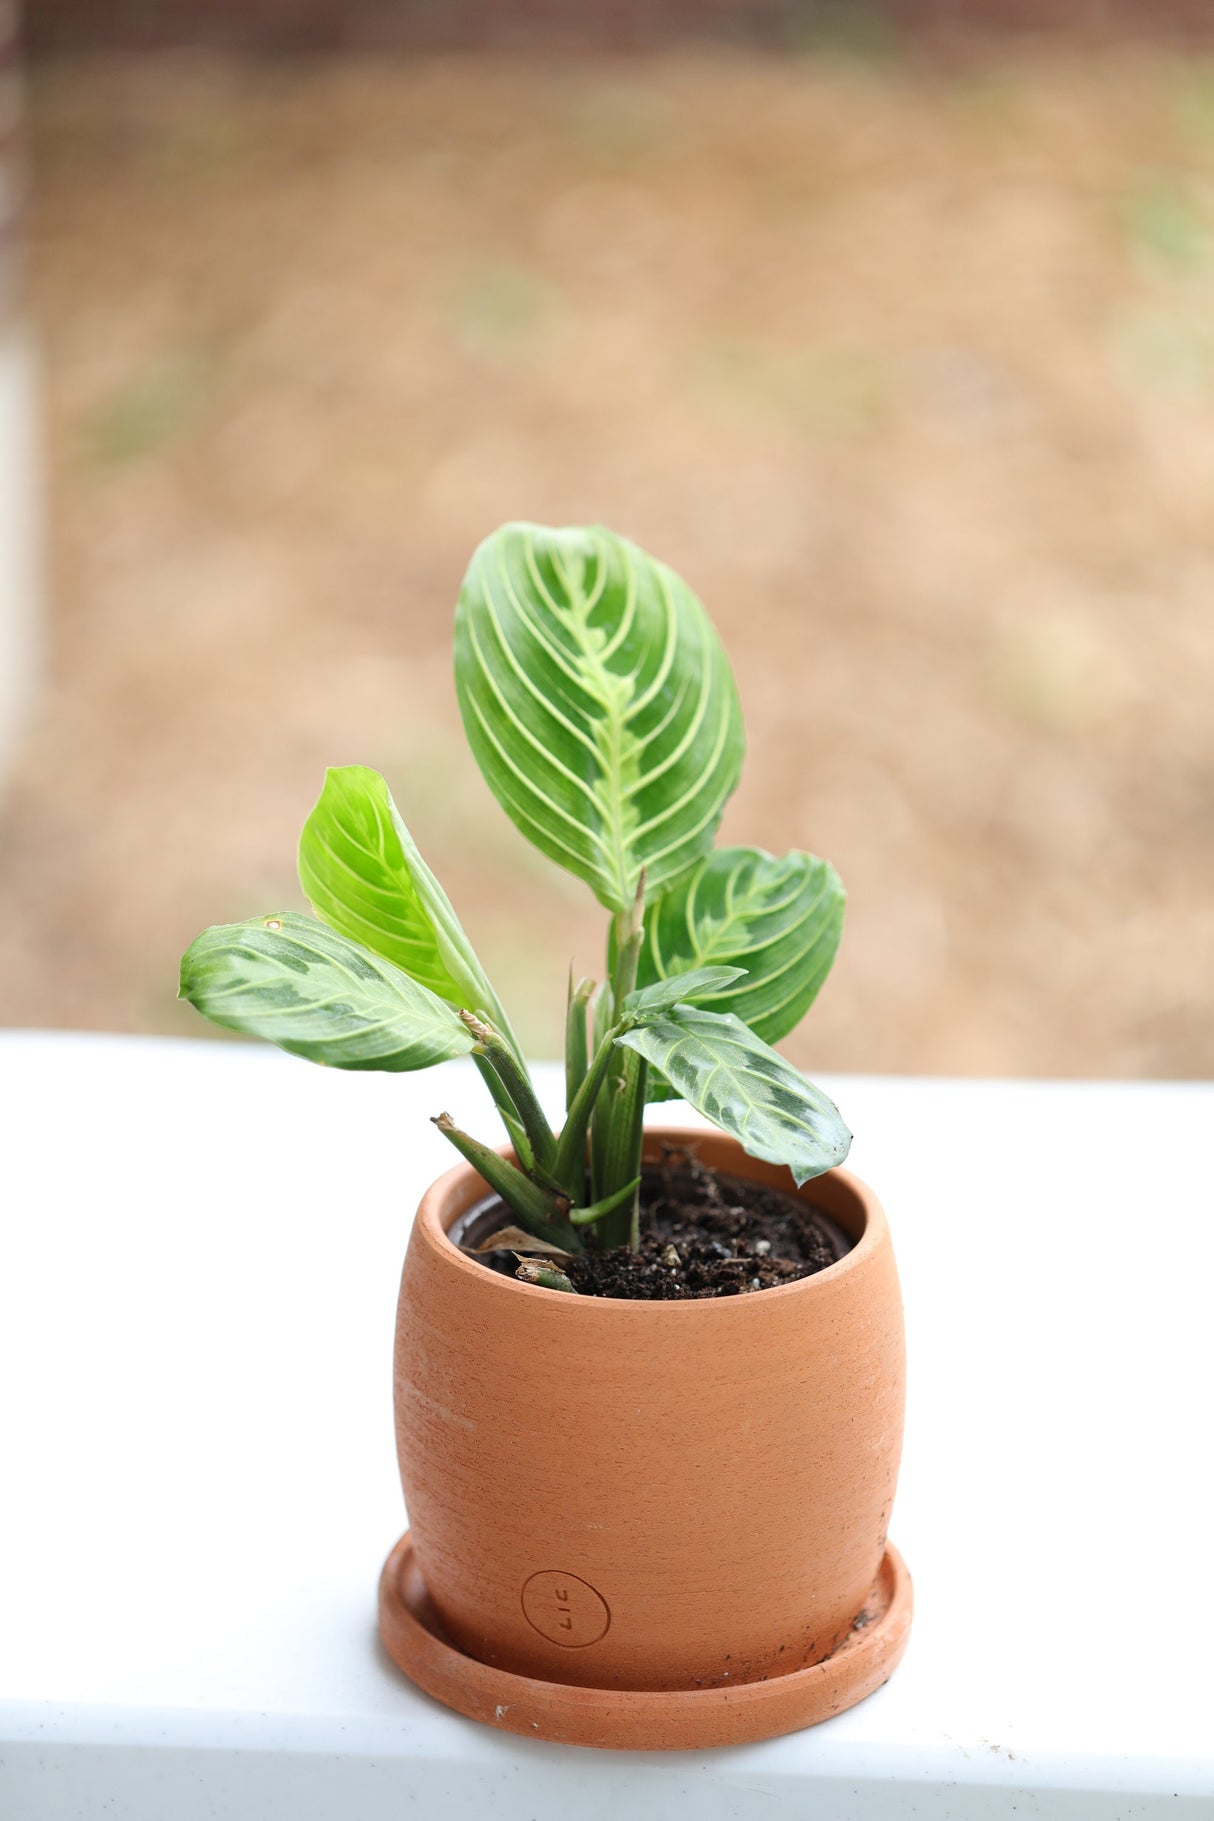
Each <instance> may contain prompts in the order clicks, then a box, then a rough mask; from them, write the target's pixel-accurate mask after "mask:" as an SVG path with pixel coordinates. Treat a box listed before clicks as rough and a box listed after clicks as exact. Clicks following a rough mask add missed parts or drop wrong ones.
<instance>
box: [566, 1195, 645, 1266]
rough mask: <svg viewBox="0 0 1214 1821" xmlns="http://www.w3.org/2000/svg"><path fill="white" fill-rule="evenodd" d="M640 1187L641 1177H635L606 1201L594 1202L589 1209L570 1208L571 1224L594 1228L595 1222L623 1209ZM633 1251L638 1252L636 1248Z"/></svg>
mask: <svg viewBox="0 0 1214 1821" xmlns="http://www.w3.org/2000/svg"><path fill="white" fill-rule="evenodd" d="M640 1186H641V1179H640V1177H639V1176H634V1177H633V1179H632V1181H631V1182H626V1183H625V1184H624V1186H623V1188H622V1189H617V1190H616V1192H615V1194H614V1195H608V1197H607V1198H606V1200H605V1201H592V1202H591V1204H590V1206H589V1207H588V1208H570V1210H569V1224H570V1225H571V1226H574V1227H592V1226H593V1225H594V1223H595V1221H596V1220H602V1218H603V1216H604V1215H605V1214H614V1213H615V1211H616V1209H617V1208H619V1207H622V1206H623V1204H624V1202H626V1201H627V1200H628V1198H629V1196H631V1195H633V1194H634V1193H635V1192H636V1190H637V1189H639V1188H640ZM633 1250H634V1251H635V1250H636V1248H635V1246H634V1247H633Z"/></svg>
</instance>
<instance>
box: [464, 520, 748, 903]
mask: <svg viewBox="0 0 1214 1821" xmlns="http://www.w3.org/2000/svg"><path fill="white" fill-rule="evenodd" d="M455 684H456V693H457V694H458V697H459V704H460V712H461V713H462V715H463V718H464V727H465V729H466V731H467V734H468V739H469V742H470V744H471V746H472V750H473V752H474V753H475V755H476V759H477V763H478V764H479V765H480V768H481V770H482V772H483V773H484V775H485V778H486V780H487V782H488V784H489V787H490V789H491V790H492V791H493V794H494V795H495V796H496V798H497V800H498V802H499V803H500V804H501V806H502V808H503V809H504V810H505V811H506V813H507V815H509V816H510V817H511V818H512V819H513V820H514V821H515V822H516V823H517V825H518V827H519V828H520V829H521V830H522V831H523V833H524V834H525V835H526V836H527V837H528V838H529V839H530V840H531V841H533V842H534V843H535V845H536V846H537V847H538V848H540V849H541V850H542V851H543V852H544V853H546V854H548V855H549V856H550V858H552V859H553V860H556V861H558V862H559V863H560V864H561V865H562V866H565V867H567V868H568V869H569V870H570V872H573V873H576V874H577V875H578V877H579V878H581V879H584V880H585V881H586V882H587V884H588V885H589V886H590V887H591V889H592V890H593V891H594V893H595V895H596V896H597V897H598V899H599V901H600V902H601V903H602V904H604V905H606V906H607V908H608V909H609V910H614V911H622V910H625V909H626V908H627V907H628V906H629V905H630V904H631V903H632V900H633V897H634V895H635V892H636V886H637V880H638V877H639V874H640V871H641V868H642V867H644V868H645V872H646V878H647V881H648V886H649V889H650V890H651V891H657V890H660V889H661V888H662V887H663V886H664V885H666V884H667V883H668V882H669V881H670V880H672V879H674V878H677V876H678V875H679V873H681V872H683V871H684V870H685V869H686V868H687V867H689V866H691V865H692V864H693V863H694V862H695V861H696V860H697V859H698V858H699V856H700V855H701V854H703V853H704V852H706V851H707V849H708V848H709V847H710V846H711V844H712V837H713V833H714V830H715V829H716V826H717V823H718V822H719V821H720V818H721V812H722V810H723V809H724V807H725V802H726V799H727V798H728V796H729V794H730V792H731V791H732V790H733V788H734V786H735V785H736V783H737V781H738V774H739V771H740V770H741V764H742V752H743V745H744V737H743V731H742V715H741V709H740V707H739V704H738V696H737V690H736V688H735V686H734V681H733V675H732V673H731V671H730V668H729V663H728V661H727V659H726V657H725V653H724V651H723V650H722V648H721V644H720V641H719V640H718V638H717V636H716V633H715V632H714V631H713V629H712V626H711V624H710V623H709V620H708V617H707V615H706V614H705V612H704V610H703V608H702V607H701V606H700V604H699V602H698V601H697V600H696V598H695V596H694V595H693V594H692V593H691V591H690V589H689V588H688V587H687V586H686V584H685V583H683V582H681V581H680V580H679V578H678V576H676V575H675V574H674V573H673V572H672V571H671V570H669V569H667V568H666V567H665V566H664V565H663V564H661V563H658V562H655V561H654V559H653V558H652V557H649V556H646V554H645V552H644V551H642V550H638V549H637V547H636V546H635V545H634V544H630V543H628V542H627V541H626V540H625V539H624V538H621V537H617V536H616V535H615V533H614V532H611V531H606V530H603V529H602V528H601V527H593V528H589V529H570V530H549V529H547V528H545V527H544V526H541V525H525V524H515V525H504V526H503V527H502V529H501V530H500V531H497V532H495V533H494V535H493V536H492V537H490V538H488V539H486V541H485V542H484V543H483V544H482V545H481V546H480V548H479V549H478V550H477V552H476V554H475V556H474V557H473V559H472V563H471V565H470V567H469V569H468V574H467V576H466V577H465V579H464V585H463V588H462V590H461V593H460V599H459V606H458V608H457V611H456V616H455Z"/></svg>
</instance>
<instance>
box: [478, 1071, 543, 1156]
mask: <svg viewBox="0 0 1214 1821" xmlns="http://www.w3.org/2000/svg"><path fill="white" fill-rule="evenodd" d="M472 1060H473V1062H475V1064H476V1066H477V1070H478V1071H479V1073H480V1077H481V1080H482V1081H483V1082H484V1084H485V1086H486V1087H487V1088H488V1090H489V1092H490V1093H491V1094H492V1096H493V1104H494V1106H495V1107H496V1108H497V1110H498V1112H499V1113H500V1115H501V1120H502V1124H503V1125H504V1126H505V1128H506V1136H507V1138H508V1139H509V1140H510V1142H511V1144H512V1145H513V1146H514V1149H515V1153H516V1154H517V1156H518V1160H519V1162H520V1163H521V1164H522V1166H523V1168H524V1170H529V1169H530V1168H531V1166H532V1164H533V1163H534V1162H535V1158H534V1157H533V1156H532V1154H531V1144H530V1141H529V1139H528V1137H527V1133H526V1130H525V1129H524V1126H523V1122H522V1120H521V1119H520V1118H519V1116H518V1114H517V1113H516V1112H515V1110H514V1102H513V1101H512V1100H511V1098H510V1096H509V1094H508V1093H507V1092H506V1090H505V1088H504V1087H503V1085H502V1078H501V1076H500V1075H499V1074H498V1072H497V1070H496V1069H495V1068H494V1066H493V1064H492V1063H491V1062H490V1060H489V1058H488V1056H487V1055H486V1054H485V1053H484V1051H483V1050H481V1051H478V1050H473V1052H472Z"/></svg>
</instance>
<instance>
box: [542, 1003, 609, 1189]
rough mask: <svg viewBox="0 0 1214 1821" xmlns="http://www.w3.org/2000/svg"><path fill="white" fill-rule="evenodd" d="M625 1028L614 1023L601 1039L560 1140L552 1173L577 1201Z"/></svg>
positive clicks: (583, 1182)
mask: <svg viewBox="0 0 1214 1821" xmlns="http://www.w3.org/2000/svg"><path fill="white" fill-rule="evenodd" d="M623 1028H624V1027H623V1025H619V1024H613V1025H612V1026H611V1028H610V1030H608V1031H607V1032H606V1033H605V1035H604V1036H603V1037H602V1038H600V1040H599V1045H598V1048H597V1049H596V1050H595V1052H594V1061H593V1062H592V1063H591V1065H590V1067H589V1068H588V1069H587V1070H586V1071H585V1073H584V1074H583V1076H582V1080H581V1085H580V1086H579V1088H578V1090H577V1093H576V1094H575V1095H574V1097H573V1102H572V1104H571V1106H570V1108H569V1112H568V1115H567V1116H566V1119H565V1124H564V1127H563V1129H562V1131H561V1135H560V1138H559V1140H558V1141H557V1147H556V1157H555V1159H554V1161H553V1165H552V1174H553V1176H554V1177H555V1178H556V1180H557V1182H559V1183H560V1185H561V1187H562V1188H563V1189H568V1191H569V1193H570V1195H571V1196H572V1197H573V1199H574V1201H577V1200H579V1199H580V1197H581V1195H582V1193H583V1190H584V1186H585V1181H586V1133H587V1131H588V1129H589V1126H590V1119H591V1115H592V1114H593V1112H594V1110H595V1107H596V1105H597V1103H598V1098H599V1095H600V1093H601V1092H602V1088H603V1083H604V1082H605V1081H606V1079H607V1073H608V1070H609V1069H610V1068H611V1065H612V1062H613V1060H614V1057H615V1054H616V1047H615V1039H616V1036H617V1035H618V1033H619V1032H620V1031H621V1030H622V1029H623Z"/></svg>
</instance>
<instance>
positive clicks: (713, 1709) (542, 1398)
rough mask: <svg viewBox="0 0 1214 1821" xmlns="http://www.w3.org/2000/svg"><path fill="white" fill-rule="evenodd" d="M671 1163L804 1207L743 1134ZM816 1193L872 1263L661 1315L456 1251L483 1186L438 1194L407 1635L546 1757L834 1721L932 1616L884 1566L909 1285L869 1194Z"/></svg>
mask: <svg viewBox="0 0 1214 1821" xmlns="http://www.w3.org/2000/svg"><path fill="white" fill-rule="evenodd" d="M659 1140H660V1141H661V1142H664V1143H666V1144H669V1143H670V1142H671V1141H672V1140H674V1141H676V1142H679V1143H681V1144H685V1145H687V1146H688V1147H689V1148H691V1149H694V1151H695V1152H696V1153H697V1154H698V1155H699V1156H700V1157H701V1158H702V1159H703V1161H704V1162H705V1163H707V1164H709V1165H711V1166H712V1167H714V1168H716V1169H718V1170H722V1171H728V1172H730V1173H732V1174H734V1175H740V1176H747V1177H750V1178H752V1179H756V1180H758V1181H761V1182H765V1183H770V1184H771V1185H772V1186H774V1187H778V1188H782V1189H787V1188H788V1187H789V1177H788V1174H787V1172H786V1171H783V1170H780V1169H777V1168H776V1167H774V1166H772V1165H768V1164H763V1163H758V1162H755V1161H754V1160H753V1159H751V1158H749V1157H746V1156H745V1155H744V1154H743V1152H742V1151H741V1149H740V1147H739V1146H738V1145H737V1144H736V1143H735V1142H734V1141H733V1140H732V1139H728V1138H726V1137H724V1136H723V1135H721V1134H719V1133H706V1132H702V1131H698V1130H697V1131H679V1132H674V1133H672V1132H670V1131H664V1132H662V1133H660V1134H654V1135H653V1136H652V1138H651V1139H650V1140H649V1141H648V1142H647V1150H648V1151H649V1152H650V1153H651V1154H654V1155H656V1154H657V1151H656V1147H657V1143H658V1141H659ZM801 1193H802V1194H803V1195H804V1197H805V1198H806V1199H807V1200H810V1201H812V1202H814V1203H815V1204H816V1205H818V1206H819V1207H821V1208H822V1209H824V1210H825V1212H826V1213H828V1214H829V1215H830V1216H832V1218H833V1219H834V1220H835V1221H837V1222H838V1223H839V1225H840V1226H842V1227H843V1228H845V1229H846V1231H847V1232H848V1234H850V1235H851V1237H852V1238H853V1240H854V1241H855V1244H854V1246H853V1247H852V1249H851V1250H850V1251H849V1252H848V1253H847V1254H846V1256H845V1257H843V1258H842V1259H840V1260H839V1262H837V1263H836V1264H834V1265H833V1266H831V1267H830V1268H829V1269H827V1270H825V1271H823V1272H820V1273H819V1274H818V1275H816V1276H814V1277H810V1278H806V1279H803V1280H801V1281H800V1282H798V1283H794V1284H789V1285H787V1286H785V1287H784V1288H781V1289H776V1290H764V1291H762V1292H761V1293H759V1294H756V1295H750V1296H736V1297H723V1298H717V1299H711V1300H706V1301H693V1302H675V1303H642V1302H628V1301H623V1300H617V1299H608V1298H598V1297H582V1296H568V1295H560V1294H557V1293H555V1292H553V1291H550V1290H542V1289H537V1288H533V1287H531V1286H528V1285H525V1284H520V1283H518V1282H516V1281H514V1280H512V1279H509V1278H505V1277H502V1276H500V1275H497V1274H495V1273H493V1272H491V1271H489V1270H487V1269H486V1268H485V1266H484V1265H483V1264H481V1263H478V1262H477V1261H476V1260H474V1259H471V1258H468V1257H467V1256H465V1255H464V1254H463V1253H461V1252H460V1251H458V1250H457V1248H456V1247H455V1246H454V1245H453V1244H452V1242H451V1241H450V1240H449V1239H448V1237H447V1230H448V1229H449V1228H450V1227H451V1226H452V1225H453V1224H454V1222H455V1221H456V1220H457V1219H458V1218H459V1216H460V1215H461V1214H463V1213H465V1212H466V1211H467V1210H468V1209H469V1208H470V1207H471V1206H473V1205H474V1204H475V1203H476V1202H477V1201H478V1200H481V1199H482V1198H483V1197H484V1196H485V1194H486V1189H485V1185H484V1183H483V1182H482V1181H481V1179H480V1177H479V1176H477V1175H476V1174H475V1172H474V1171H472V1170H471V1169H470V1168H469V1167H467V1166H466V1165H461V1166H459V1167H457V1168H456V1169H453V1170H451V1171H449V1172H448V1173H447V1174H446V1175H445V1176H443V1177H441V1178H440V1179H439V1180H438V1181H437V1182H436V1183H435V1184H434V1185H433V1186H432V1187H431V1189H430V1190H429V1191H428V1193H427V1194H426V1196H425V1198H424V1199H423V1201H422V1204H421V1207H420V1209H419V1211H418V1216H417V1221H416V1223H415V1226H414V1229H413V1233H412V1236H411V1239H410V1242H409V1248H408V1254H407V1257H406V1260H405V1267H404V1273H403V1276H402V1281H401V1292H400V1306H399V1314H398V1323H397V1336H396V1433H397V1446H398V1453H399V1458H400V1469H401V1480H402V1484H403V1487H404V1493H405V1502H406V1505H407V1507H408V1512H409V1521H410V1526H411V1529H410V1536H409V1539H408V1544H407V1546H406V1548H405V1550H404V1552H403V1553H402V1550H401V1548H400V1547H399V1546H398V1550H397V1551H396V1552H394V1555H393V1558H391V1559H390V1562H389V1566H388V1569H387V1570H386V1572H385V1582H384V1587H383V1588H382V1589H381V1627H382V1629H383V1633H384V1637H385V1641H386V1643H387V1644H388V1647H389V1649H390V1650H391V1651H392V1653H393V1655H394V1656H396V1658H397V1660H398V1661H399V1662H401V1663H402V1665H403V1666H404V1667H405V1668H406V1669H407V1670H408V1672H409V1673H410V1674H412V1675H413V1676H414V1678H415V1679H416V1680H418V1681H420V1682H421V1683H422V1685H423V1686H426V1687H428V1688H430V1690H431V1692H433V1693H436V1694H437V1695H438V1696H439V1698H440V1699H443V1700H445V1701H447V1702H448V1703H449V1704H450V1705H453V1706H457V1707H460V1708H462V1709H463V1710H464V1711H466V1712H473V1713H476V1714H478V1716H480V1717H484V1718H489V1719H491V1720H495V1721H496V1722H497V1723H498V1724H504V1725H506V1726H507V1727H510V1728H513V1729H514V1730H519V1731H527V1732H530V1733H531V1734H532V1736H535V1734H536V1733H537V1732H538V1733H540V1734H541V1736H548V1737H558V1738H565V1739H575V1740H578V1741H579V1742H582V1743H590V1744H616V1743H619V1744H628V1745H631V1746H637V1745H651V1746H662V1745H670V1744H706V1743H714V1742H717V1741H718V1740H721V1741H723V1740H726V1739H739V1738H750V1737H763V1736H767V1735H769V1734H772V1733H776V1732H780V1731H787V1730H791V1729H792V1728H794V1727H796V1726H800V1725H804V1724H807V1723H809V1722H810V1721H812V1720H814V1719H819V1718H823V1717H825V1713H827V1712H830V1711H837V1710H838V1709H839V1708H840V1707H843V1706H847V1705H850V1704H851V1702H852V1701H854V1700H858V1699H860V1698H861V1696H863V1695H864V1694H866V1693H868V1692H869V1691H870V1690H871V1688H872V1687H875V1686H876V1685H877V1684H878V1683H879V1682H880V1681H883V1680H885V1679H886V1677H887V1676H888V1675H889V1674H890V1673H891V1671H892V1669H893V1667H894V1664H895V1663H896V1661H897V1658H898V1656H899V1655H900V1654H901V1650H902V1647H903V1645H904V1643H905V1637H906V1632H907V1629H908V1627H909V1620H910V1589H909V1581H908V1580H907V1578H906V1575H905V1570H904V1569H902V1566H901V1564H900V1562H899V1561H898V1559H897V1557H896V1555H895V1554H894V1552H893V1551H889V1552H888V1559H886V1557H887V1551H886V1525H887V1523H888V1519H889V1512H890V1507H891V1504H892V1501H893V1496H894V1486H895V1481H896V1477H897V1471H898V1458H899V1452H900V1448H901V1438H902V1406H903V1384H904V1361H903V1340H902V1312H901V1303H900V1297H899V1290H898V1279H897V1273H896V1270H895V1266H894V1259H893V1253H892V1250H891V1247H890V1241H889V1234H888V1230H887V1228H886V1223H885V1217H884V1214H883V1212H882V1210H881V1207H880V1204H879V1203H878V1202H877V1200H876V1198H875V1197H874V1196H873V1195H872V1193H871V1192H870V1191H869V1190H868V1189H867V1188H866V1187H865V1186H864V1185H863V1184H862V1183H861V1182H860V1181H859V1180H858V1179H857V1178H856V1177H854V1176H852V1175H850V1174H848V1173H847V1172H845V1171H843V1170H835V1171H832V1172H831V1173H830V1174H828V1175H826V1176H822V1177H818V1178H816V1179H815V1180H814V1181H812V1182H810V1183H807V1184H806V1185H805V1188H804V1189H803V1190H802V1191H801ZM857 1621H859V1624H857ZM870 1634H871V1635H870ZM421 1657H425V1658H426V1661H425V1662H423V1661H421V1660H420V1659H421ZM440 1657H441V1662H440V1661H439V1659H440ZM815 1666H817V1667H816V1668H815ZM840 1683H841V1684H842V1685H839V1684H840ZM528 1689H529V1690H530V1691H531V1693H530V1695H527V1694H525V1692H523V1691H525V1690H528ZM503 1690H504V1691H506V1692H507V1693H508V1695H509V1699H506V1700H495V1699H493V1696H494V1695H495V1693H501V1692H502V1691H503ZM536 1691H541V1692H540V1693H537V1692H536ZM589 1691H594V1692H593V1694H591V1693H590V1692H589ZM620 1691H628V1693H627V1695H626V1696H624V1697H623V1698H622V1699H621V1692H620ZM781 1696H783V1697H784V1698H783V1699H781V1698H780V1697H781ZM528 1701H530V1705H528ZM520 1703H521V1707H520ZM638 1703H639V1705H638ZM819 1709H821V1711H819ZM494 1710H496V1711H494ZM536 1714H539V1716H540V1717H539V1719H536V1718H535V1717H534V1716H535V1715H536ZM680 1715H681V1716H682V1717H681V1719H680V1717H679V1716H680ZM621 1716H624V1718H621ZM628 1716H631V1717H630V1718H629V1717H628Z"/></svg>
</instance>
